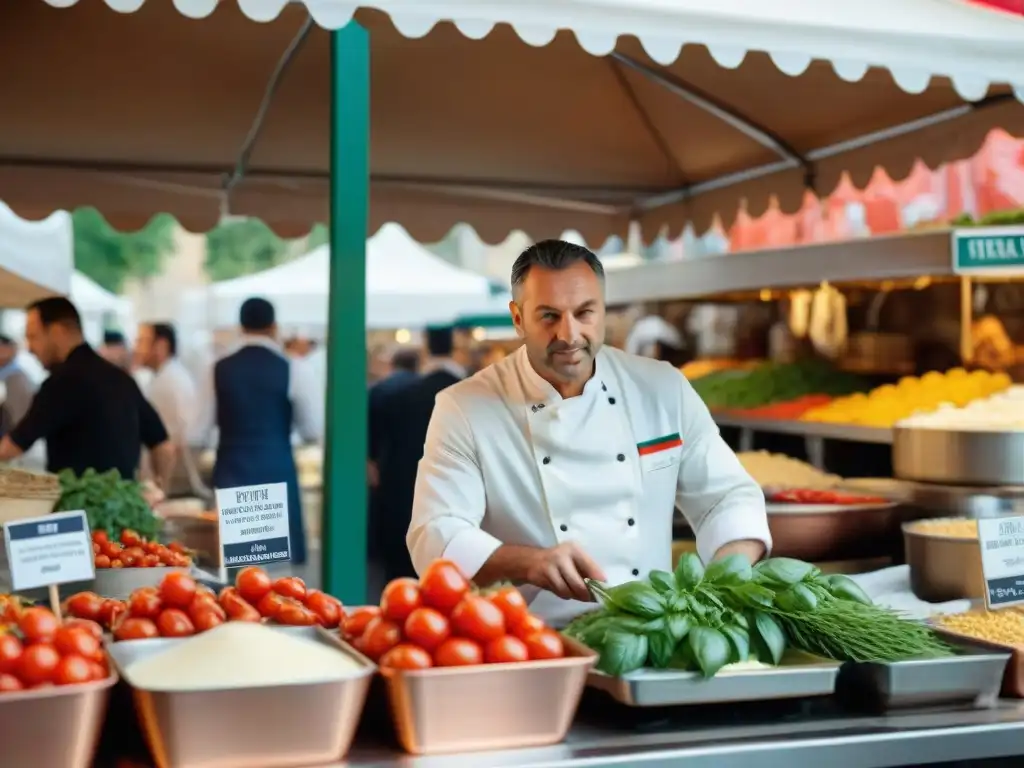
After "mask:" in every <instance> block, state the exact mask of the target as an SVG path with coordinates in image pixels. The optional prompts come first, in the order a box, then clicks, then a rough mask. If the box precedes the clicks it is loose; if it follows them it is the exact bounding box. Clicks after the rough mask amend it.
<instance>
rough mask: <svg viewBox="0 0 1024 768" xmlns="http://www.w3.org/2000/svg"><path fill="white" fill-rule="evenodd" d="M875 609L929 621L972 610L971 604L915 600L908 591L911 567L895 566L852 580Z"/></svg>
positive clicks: (956, 601)
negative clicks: (876, 606)
mask: <svg viewBox="0 0 1024 768" xmlns="http://www.w3.org/2000/svg"><path fill="white" fill-rule="evenodd" d="M850 578H852V579H853V580H854V581H856V582H857V583H858V584H859V585H860V588H861V589H863V590H864V591H865V592H866V593H867V594H868V596H869V597H870V598H871V599H872V600H874V601H875V603H876V604H877V605H881V606H884V607H885V608H891V609H892V610H894V611H899V612H900V613H902V614H903V615H904V616H905V617H907V618H908V619H928V618H931V617H932V616H936V615H939V614H948V613H965V612H966V611H969V610H970V609H971V601H970V600H950V601H949V602H946V603H928V602H925V601H924V600H919V599H918V598H917V597H915V596H914V592H913V590H912V589H911V587H910V566H909V565H894V566H892V567H891V568H883V569H881V570H880V571H871V572H870V573H861V574H857V575H856V576H851V577H850Z"/></svg>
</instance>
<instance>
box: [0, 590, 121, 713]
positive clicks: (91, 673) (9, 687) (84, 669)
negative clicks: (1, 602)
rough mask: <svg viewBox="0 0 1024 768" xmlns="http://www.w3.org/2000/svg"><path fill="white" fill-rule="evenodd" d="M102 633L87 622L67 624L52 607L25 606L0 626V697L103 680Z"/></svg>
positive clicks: (104, 670) (104, 658)
mask: <svg viewBox="0 0 1024 768" xmlns="http://www.w3.org/2000/svg"><path fill="white" fill-rule="evenodd" d="M109 674H110V671H109V668H108V666H107V656H106V653H105V652H104V650H103V630H102V629H101V628H100V626H99V625H98V624H96V623H95V622H92V621H86V620H83V619H69V620H67V621H64V622H63V623H62V622H61V621H60V620H59V619H58V618H57V617H56V616H55V615H54V614H53V612H52V611H50V610H49V609H48V608H42V607H38V606H32V607H27V608H24V609H22V610H20V611H19V612H18V616H17V621H16V622H12V623H9V624H3V625H0V695H2V694H4V693H9V692H12V691H24V690H27V689H30V688H47V687H49V686H53V685H77V684H81V683H90V682H94V681H97V680H105V679H106V678H107V677H108V676H109Z"/></svg>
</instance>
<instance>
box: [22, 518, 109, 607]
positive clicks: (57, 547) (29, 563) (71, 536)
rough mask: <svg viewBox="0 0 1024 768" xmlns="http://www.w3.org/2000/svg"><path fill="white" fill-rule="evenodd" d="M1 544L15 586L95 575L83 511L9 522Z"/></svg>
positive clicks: (34, 585) (90, 543)
mask: <svg viewBox="0 0 1024 768" xmlns="http://www.w3.org/2000/svg"><path fill="white" fill-rule="evenodd" d="M4 546H5V547H6V548H7V563H8V565H9V567H10V570H11V583H12V584H13V585H14V588H15V589H16V590H22V589H36V588H38V587H45V586H52V585H54V584H67V583H69V582H73V581H89V580H90V579H93V578H94V577H95V572H94V571H93V566H92V562H93V561H92V540H91V539H90V538H89V523H88V521H87V520H86V519H85V512H81V511H79V512H60V513H58V514H55V515H46V516H45V517H34V518H32V519H29V520H19V521H18V522H16V523H8V524H7V525H6V526H5V527H4Z"/></svg>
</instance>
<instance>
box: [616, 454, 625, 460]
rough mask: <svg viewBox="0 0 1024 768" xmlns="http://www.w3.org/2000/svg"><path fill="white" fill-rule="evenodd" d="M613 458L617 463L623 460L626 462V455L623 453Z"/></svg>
mask: <svg viewBox="0 0 1024 768" xmlns="http://www.w3.org/2000/svg"><path fill="white" fill-rule="evenodd" d="M615 458H616V459H618V460H619V461H625V460H626V454H624V453H620V454H619V455H618V456H616V457H615Z"/></svg>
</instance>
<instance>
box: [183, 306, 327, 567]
mask: <svg viewBox="0 0 1024 768" xmlns="http://www.w3.org/2000/svg"><path fill="white" fill-rule="evenodd" d="M239 320H240V323H241V326H242V340H241V343H240V344H239V346H238V347H237V348H236V349H235V350H234V351H233V352H232V353H230V354H228V355H227V356H226V357H223V358H221V359H220V360H218V361H217V362H216V363H215V364H214V366H213V371H212V375H211V377H210V380H209V382H208V387H207V394H206V399H205V401H204V402H203V407H204V412H203V416H202V418H201V419H200V423H199V425H198V432H199V434H198V435H197V438H199V440H200V441H202V442H204V440H202V438H204V437H206V436H208V435H209V433H210V431H211V430H212V427H213V426H214V424H216V426H217V430H218V434H219V437H218V441H217V461H216V464H215V465H214V468H213V484H214V487H216V488H236V487H238V486H244V485H262V484H265V483H286V484H287V486H288V529H289V534H290V538H291V555H292V563H294V564H296V565H301V564H302V563H305V562H306V528H305V524H304V521H303V518H302V502H301V496H300V494H299V478H298V471H297V469H296V467H295V457H294V454H293V452H292V431H293V430H297V431H298V433H299V436H300V437H301V438H302V439H303V440H305V441H307V442H315V441H319V440H320V439H321V438H322V436H323V427H324V406H323V403H324V393H323V392H320V391H318V388H317V386H316V382H315V380H314V378H313V377H312V376H311V375H309V371H308V369H307V368H306V367H305V366H302V365H299V364H297V363H295V362H293V361H290V360H289V359H288V358H287V357H286V356H285V354H284V350H283V349H282V348H281V346H280V344H278V342H277V325H276V322H275V317H274V307H273V305H272V304H271V303H270V302H269V301H267V300H266V299H260V298H252V299H246V301H245V302H244V303H243V304H242V308H241V311H240V313H239Z"/></svg>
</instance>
